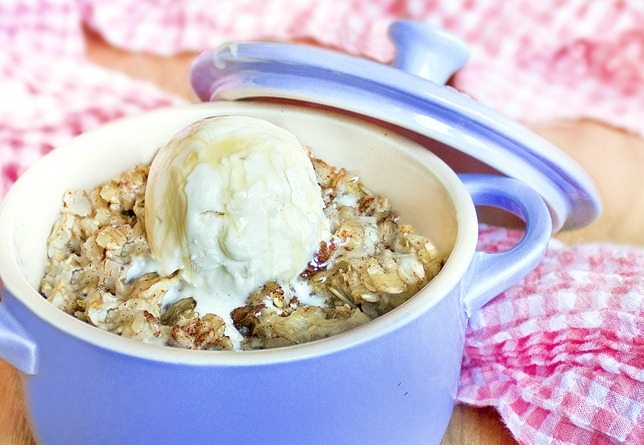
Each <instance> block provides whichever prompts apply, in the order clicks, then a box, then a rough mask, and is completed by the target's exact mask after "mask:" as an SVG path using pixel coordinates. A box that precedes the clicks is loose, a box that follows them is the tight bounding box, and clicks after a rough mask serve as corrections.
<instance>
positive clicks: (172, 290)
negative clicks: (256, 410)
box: [40, 156, 443, 350]
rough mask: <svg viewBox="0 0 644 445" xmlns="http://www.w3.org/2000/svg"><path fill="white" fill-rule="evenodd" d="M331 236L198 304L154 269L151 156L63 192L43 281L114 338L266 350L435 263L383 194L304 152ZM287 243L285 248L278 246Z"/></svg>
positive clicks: (375, 306)
mask: <svg viewBox="0 0 644 445" xmlns="http://www.w3.org/2000/svg"><path fill="white" fill-rule="evenodd" d="M311 162H312V164H313V167H314V170H315V176H316V178H317V182H318V184H319V186H320V189H321V194H322V199H323V202H324V214H325V216H326V217H327V218H328V220H329V223H330V228H331V233H332V236H331V238H330V239H329V240H328V241H322V242H321V243H320V246H319V249H318V250H317V252H316V254H315V256H314V257H313V258H312V259H311V261H310V263H309V264H308V267H307V268H306V269H305V270H303V271H302V273H301V274H300V276H299V277H298V279H297V280H295V281H293V282H291V283H288V284H279V283H277V282H267V283H265V284H264V285H263V286H261V287H260V288H258V289H255V290H254V291H252V292H251V293H250V295H248V298H247V300H246V304H245V305H243V306H240V307H237V308H236V309H234V310H233V311H232V313H231V314H230V315H231V318H232V321H233V323H234V326H235V328H236V329H237V330H238V331H239V333H241V335H242V336H243V341H242V342H241V345H240V346H239V347H235V345H234V344H233V342H231V339H230V338H229V336H227V335H226V331H225V327H226V326H225V323H224V321H223V319H222V318H221V317H220V316H218V315H216V314H211V313H203V314H201V313H199V312H197V310H196V308H197V304H196V302H195V299H194V298H192V296H191V295H190V294H189V292H187V291H186V290H185V288H183V287H182V285H181V279H180V277H179V276H178V274H177V273H173V274H170V275H168V276H161V275H159V274H158V273H157V272H156V271H155V270H154V267H153V265H152V263H153V261H152V260H150V245H149V244H148V240H147V237H146V229H145V227H146V226H145V212H144V206H145V189H146V181H147V177H148V172H149V166H146V165H138V166H136V167H135V168H134V169H132V170H130V171H127V172H125V173H123V174H121V175H120V176H118V177H116V178H114V179H112V180H111V181H109V182H107V183H105V184H102V185H99V186H98V187H96V188H94V189H92V190H90V191H83V190H75V191H69V192H67V193H66V194H65V196H64V198H63V209H62V211H61V213H60V216H59V217H58V219H57V220H56V222H55V224H54V226H53V229H52V232H51V235H50V237H49V240H48V245H47V255H48V262H47V265H46V273H45V275H44V277H43V279H42V281H41V284H40V292H41V293H42V295H43V296H44V297H46V298H47V299H48V300H49V301H50V302H51V303H53V304H54V305H56V306H57V307H59V308H60V309H62V310H64V311H65V312H67V313H69V314H72V315H73V316H75V317H77V318H79V319H81V320H83V321H85V322H87V323H89V324H91V325H94V326H97V327H99V328H101V329H104V330H107V331H110V332H113V333H115V334H118V335H121V336H123V337H128V338H133V339H137V340H141V341H144V342H148V343H156V344H163V345H169V346H175V347H181V348H189V349H207V350H231V349H247V350H248V349H263V348H275V347H280V346H288V345H294V344H300V343H304V342H308V341H313V340H317V339H322V338H325V337H329V336H332V335H336V334H338V333H341V332H343V331H346V330H349V329H352V328H354V327H356V326H359V325H362V324H364V323H367V322H369V321H370V320H372V319H374V318H376V317H378V316H380V315H382V314H385V313H387V312H389V311H390V310H392V309H394V308H395V307H397V306H399V305H400V304H402V303H404V302H405V301H406V300H408V299H409V298H410V297H411V296H413V295H414V294H415V293H417V292H418V291H419V290H420V289H421V288H422V287H423V286H425V284H427V282H428V281H429V280H430V279H432V278H433V277H434V276H435V275H436V274H437V273H438V272H439V271H440V269H441V267H442V265H443V258H441V257H439V255H438V253H437V250H436V248H435V247H434V245H433V244H432V242H431V241H430V240H429V239H428V238H426V237H425V236H423V235H420V234H418V233H416V231H415V230H414V229H413V228H412V227H411V226H409V225H406V224H402V223H401V222H400V221H399V219H398V216H397V215H396V214H395V213H394V212H392V210H391V209H390V205H389V201H388V200H387V198H386V197H384V196H379V195H375V194H373V193H371V192H370V191H369V190H368V189H367V188H366V187H365V186H364V185H363V183H362V182H361V181H360V180H359V179H358V177H357V176H355V175H352V174H350V173H349V172H347V171H346V170H344V169H342V168H339V169H338V168H336V167H333V166H331V165H329V164H327V163H325V162H324V161H322V160H320V159H316V158H314V157H313V156H311ZM287 254H288V253H287V252H285V255H287Z"/></svg>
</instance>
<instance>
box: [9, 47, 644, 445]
mask: <svg viewBox="0 0 644 445" xmlns="http://www.w3.org/2000/svg"><path fill="white" fill-rule="evenodd" d="M87 52H88V56H89V58H90V59H92V60H93V61H94V62H96V63H98V64H100V65H104V66H107V67H111V68H112V69H115V70H118V71H122V72H124V73H127V74H129V75H131V76H132V77H135V78H140V79H145V80H149V81H151V82H153V83H155V84H157V85H159V86H160V87H161V88H164V89H166V90H169V91H172V92H174V93H177V94H179V95H182V96H184V97H186V98H189V99H193V98H194V96H192V94H191V92H190V89H189V84H188V74H187V73H188V65H189V62H190V60H191V59H192V58H193V57H194V55H193V54H184V55H181V56H177V57H167V58H162V57H154V56H148V55H141V54H131V53H124V52H121V51H119V50H116V49H114V48H112V47H110V46H108V45H107V44H105V43H104V42H103V41H101V40H100V39H99V38H97V37H96V36H93V35H91V34H88V48H87ZM571 94H574V92H571ZM532 129H533V130H535V131H536V132H538V133H540V134H541V135H543V136H544V137H546V138H547V139H549V140H551V141H552V142H554V143H555V144H557V145H559V146H560V147H561V148H562V149H563V150H564V151H566V152H567V153H568V154H569V155H570V156H571V157H572V158H574V159H576V160H577V161H578V162H579V164H581V166H582V167H584V168H585V169H586V171H588V172H589V174H590V175H591V177H592V178H593V180H594V181H595V184H596V185H597V188H598V190H599V193H600V195H601V197H602V200H603V204H604V209H603V213H602V215H601V217H600V218H599V219H598V220H597V221H596V222H594V223H593V224H591V225H590V226H588V227H586V228H583V229H580V230H576V231H572V232H568V233H563V234H560V235H557V237H558V238H560V239H561V240H563V241H564V242H567V243H580V242H589V241H610V242H615V243H628V244H635V245H640V246H642V245H644V230H642V228H644V197H643V192H644V173H643V172H644V140H642V139H640V138H637V137H635V136H632V135H629V134H626V133H624V132H622V131H619V130H616V129H613V128H609V127H606V126H604V125H601V124H599V123H596V122H589V121H581V122H573V121H557V122H549V123H544V124H539V125H533V126H532ZM31 443H33V438H32V436H31V433H30V431H29V425H28V423H27V420H26V416H25V406H24V403H23V398H22V395H21V389H20V384H19V375H18V373H17V371H16V370H15V369H13V368H12V367H11V366H10V365H9V364H7V363H6V362H3V361H1V360H0V445H5V444H7V445H26V444H31ZM514 443H515V441H514V440H513V439H512V437H511V435H510V434H509V433H508V431H507V430H506V429H505V428H504V426H503V424H502V423H501V421H500V419H499V416H498V414H497V413H496V411H494V409H492V408H471V407H465V406H457V407H456V410H455V412H454V415H453V416H452V420H451V423H450V425H449V429H448V431H447V435H446V436H445V439H444V440H443V445H492V444H514Z"/></svg>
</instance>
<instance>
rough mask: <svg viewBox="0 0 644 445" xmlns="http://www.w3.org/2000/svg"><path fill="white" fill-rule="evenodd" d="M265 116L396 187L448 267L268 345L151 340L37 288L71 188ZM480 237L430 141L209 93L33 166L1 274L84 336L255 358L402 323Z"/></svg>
mask: <svg viewBox="0 0 644 445" xmlns="http://www.w3.org/2000/svg"><path fill="white" fill-rule="evenodd" d="M231 114H243V115H248V116H254V117H259V118H264V119H267V120H269V121H271V122H273V123H275V124H277V125H280V126H282V127H284V128H286V129H288V130H290V131H291V132H293V133H294V134H295V135H296V136H297V137H298V138H299V139H300V140H301V141H302V142H303V143H304V144H306V145H308V146H310V147H312V149H313V152H314V154H315V155H316V156H317V157H319V158H321V159H324V160H325V161H327V162H329V163H331V164H333V165H335V166H338V167H344V168H346V169H347V170H350V171H353V172H357V173H358V175H359V176H360V178H361V179H362V181H363V182H364V183H365V184H366V185H367V186H368V187H369V188H370V189H371V190H372V191H373V192H375V193H379V194H384V195H386V196H387V197H389V199H390V201H391V203H392V208H393V209H394V210H395V211H397V212H398V213H399V214H400V215H401V218H402V220H403V222H406V223H410V224H413V225H414V226H415V227H416V228H417V230H418V231H419V232H420V233H423V234H425V235H427V236H429V237H430V238H431V239H432V240H433V241H434V242H435V243H436V245H437V246H438V248H439V249H440V251H441V252H442V253H443V254H444V255H446V256H447V255H448V254H450V252H451V254H450V258H449V261H448V263H447V264H446V266H445V267H444V269H443V271H442V272H441V273H440V274H439V276H438V277H436V278H435V279H434V280H432V282H431V283H430V284H429V285H428V286H427V287H426V288H425V289H424V290H423V291H422V292H421V293H420V294H419V295H417V296H416V297H414V298H412V299H411V300H410V301H409V302H407V303H405V304H404V305H403V306H401V307H400V308H398V309H396V310H395V311H392V312H390V313H389V314H386V315H384V316H382V317H380V318H378V319H377V320H375V321H373V322H371V323H368V324H367V325H365V326H362V327H360V328H357V329H354V330H352V331H349V332H347V333H344V334H342V335H339V336H336V337H332V338H330V339H325V340H321V341H317V342H312V343H310V344H305V345H298V346H294V347H289V348H279V349H276V350H269V351H252V352H243V353H234V352H216V353H213V352H207V351H185V350H180V349H174V348H167V347H160V346H154V345H147V344H144V343H140V342H135V341H132V340H128V339H123V338H120V337H118V336H115V335H113V334H110V333H107V332H103V331H101V330H99V329H96V328H94V327H91V326H89V325H87V324H85V323H83V322H81V321H79V320H76V319H74V318H73V317H71V316H69V315H67V314H65V313H63V312H62V311H60V310H58V309H57V308H55V307H54V306H53V305H51V304H50V303H48V302H47V301H46V300H45V299H44V298H42V297H41V296H40V294H38V292H37V288H38V285H39V282H40V279H41V276H42V274H43V270H44V265H45V262H46V249H45V246H46V242H47V237H48V235H49V232H50V230H51V226H52V224H53V221H54V219H55V218H56V216H57V215H58V213H59V211H60V208H61V204H62V195H63V193H64V191H66V190H69V189H76V188H84V189H89V188H91V187H93V186H95V185H97V184H99V183H101V182H103V181H106V180H108V179H110V178H112V177H114V176H115V175H117V174H119V173H121V172H123V171H125V170H126V169H129V168H132V167H133V166H134V165H135V164H137V163H147V162H149V161H150V160H151V159H152V157H153V155H154V153H155V152H156V150H157V149H158V147H160V146H161V145H163V144H164V143H165V142H166V141H167V140H168V139H169V138H170V137H171V136H173V135H174V134H175V133H176V132H177V131H178V130H180V129H181V128H183V127H184V126H186V125H188V124H190V123H192V122H194V121H195V120H197V119H200V118H203V117H206V116H213V115H231ZM475 243H476V215H475V212H474V208H473V206H472V204H471V200H470V199H469V196H468V195H467V192H466V191H465V189H464V186H463V185H462V183H461V182H460V181H459V180H458V178H457V176H456V175H455V174H454V173H453V172H452V171H451V170H450V169H449V168H448V167H447V166H446V165H445V164H444V163H443V162H442V161H441V160H440V159H438V158H437V157H435V156H434V155H433V154H431V153H430V152H429V151H427V150H426V149H424V148H422V147H420V146H418V145H416V144H415V143H413V142H410V141H408V140H407V139H404V138H402V137H400V136H398V135H395V134H391V132H390V131H388V130H383V129H379V128H377V127H375V126H373V125H369V124H364V123H361V122H359V121H357V120H355V119H350V118H347V117H345V116H339V115H336V114H333V113H330V112H327V111H319V110H318V111H315V110H307V109H304V108H299V107H294V106H286V105H274V104H273V105H267V104H261V105H260V104H252V103H206V104H197V105H190V106H184V107H175V108H169V109H163V110H158V111H154V112H150V113H146V114H142V115H139V116H136V117H132V118H127V119H124V120H121V121H117V122H114V123H111V124H108V125H106V126H103V127H101V128H99V129H97V130H94V131H92V132H89V133H86V134H84V135H81V136H79V137H78V138H76V139H74V140H73V141H71V142H70V143H69V144H67V145H65V146H63V147H60V148H57V149H56V150H54V151H53V152H52V153H51V154H50V155H48V156H47V157H46V158H45V159H43V160H41V161H40V162H38V163H37V164H36V165H35V166H34V167H32V168H31V169H30V170H29V171H27V172H26V173H25V174H24V175H23V176H22V177H21V179H20V180H19V182H18V183H17V184H16V186H14V188H13V189H12V191H11V192H10V194H9V195H8V197H7V199H6V200H5V203H4V207H3V210H2V214H1V215H0V272H1V273H2V279H3V280H4V281H5V284H6V286H7V288H8V289H9V290H11V291H12V293H13V294H14V295H16V296H17V297H18V298H19V299H20V300H21V301H22V302H23V303H24V304H25V305H27V306H29V307H30V309H31V310H32V311H33V312H34V313H35V314H36V315H37V316H39V317H41V318H43V319H45V320H47V321H48V322H49V323H52V324H55V325H56V326H57V327H58V328H60V329H62V330H64V331H67V332H69V333H71V334H72V335H76V336H79V337H81V338H83V339H84V340H86V341H89V342H93V343H96V344H99V345H101V346H103V347H107V348H110V349H114V350H118V351H122V352H124V353H128V354H132V355H137V356H142V357H146V358H152V359H157V360H164V361H172V362H183V363H199V364H205V363H224V362H225V363H235V364H242V363H257V362H258V361H259V362H262V363H265V362H267V361H268V362H272V361H284V360H292V359H296V358H297V357H300V356H310V355H311V354H325V353H328V352H331V351H332V350H335V349H338V348H344V347H348V346H350V345H351V344H355V343H356V342H361V341H366V340H368V339H371V338H373V337H374V336H377V335H381V334H382V333H384V332H387V331H390V330H391V329H395V328H396V327H397V326H400V325H401V324H402V323H405V322H407V321H409V320H410V319H412V318H415V317H416V316H418V315H420V313H422V312H423V311H424V310H428V309H429V308H430V307H431V305H433V304H435V302H436V301H437V300H438V299H440V298H442V297H444V296H445V295H446V294H447V293H448V292H449V290H450V289H451V288H452V287H453V286H454V285H455V284H456V283H457V282H458V281H459V280H460V278H461V277H462V276H463V274H464V273H465V270H466V268H467V266H468V264H469V261H470V259H471V255H472V253H473V251H474V246H475Z"/></svg>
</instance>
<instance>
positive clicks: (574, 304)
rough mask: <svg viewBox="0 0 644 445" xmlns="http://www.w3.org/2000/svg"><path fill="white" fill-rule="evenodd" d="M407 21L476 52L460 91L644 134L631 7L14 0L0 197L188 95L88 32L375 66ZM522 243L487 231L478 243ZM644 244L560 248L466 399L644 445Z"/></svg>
mask: <svg viewBox="0 0 644 445" xmlns="http://www.w3.org/2000/svg"><path fill="white" fill-rule="evenodd" d="M396 18H413V19H418V20H426V21H430V22H434V23H436V24H439V25H441V26H443V27H444V28H447V29H449V30H451V31H452V32H454V33H455V34H456V35H459V36H460V37H461V38H463V39H464V40H465V41H466V42H467V43H468V44H469V45H470V46H471V47H472V48H473V50H474V51H473V57H472V60H471V61H470V62H469V63H468V65H467V66H466V68H464V69H463V70H462V71H461V72H459V73H458V75H457V76H456V78H455V80H454V83H455V85H456V86H457V87H458V88H460V89H462V90H464V91H466V92H468V93H469V94H471V95H473V96H475V97H477V98H479V99H480V100H482V101H483V102H486V103H487V104H489V105H491V106H492V107H494V108H496V109H498V110H499V111H501V112H503V113H505V114H508V115H510V116H513V117H515V118H517V119H520V120H523V121H531V122H534V121H538V120H549V119H552V118H580V117H588V118H595V119H599V120H603V121H605V122H608V123H610V124H612V125H614V126H617V127H621V128H625V129H627V130H630V131H633V132H636V133H639V134H644V127H643V126H642V125H641V121H642V117H643V116H642V114H643V112H644V88H641V85H643V84H644V27H643V26H642V24H643V23H644V3H642V2H636V1H632V2H626V1H604V2H587V1H582V0H579V1H577V0H571V1H568V2H562V1H554V0H550V1H542V2H531V1H528V0H526V1H513V2H503V3H500V2H487V1H480V2H479V1H468V0H462V1H447V0H445V1H439V0H434V1H413V0H376V1H370V2H367V1H360V0H352V1H340V0H336V1H332V0H302V1H298V2H295V1H291V0H270V1H264V2H261V1H248V0H241V1H240V0H220V1H218V2H210V1H209V0H194V1H191V2H173V1H170V0H156V1H154V0H147V1H143V0H139V1H125V0H113V1H110V2H100V1H98V0H29V1H20V0H2V1H1V2H0V47H1V48H2V52H0V98H1V100H0V196H2V195H4V193H5V192H6V190H7V189H8V187H9V186H10V185H11V184H12V183H13V182H14V181H15V180H16V178H17V176H18V175H19V174H20V173H21V172H22V171H23V170H24V169H25V168H26V167H27V166H28V165H30V164H31V163H32V162H33V161H35V160H36V159H38V158H40V157H41V156H42V155H43V154H45V153H46V152H48V151H49V150H51V149H52V147H54V146H56V145H58V144H59V143H62V142H64V141H66V140H68V139H70V138H71V137H72V136H75V135H77V134H79V133H81V132H83V131H86V130H89V129H91V128H94V127H96V126H98V125H99V124H102V123H104V122H106V121H109V120H112V119H114V118H117V117H120V116H123V115H127V114H132V113H135V112H139V111H142V110H147V109H151V108H155V107H160V106H165V105H170V104H176V103H179V102H182V100H181V99H179V98H177V97H173V96H171V95H169V94H167V93H165V92H162V91H160V90H158V89H157V88H155V87H153V86H151V85H149V84H145V83H142V82H138V81H135V80H132V79H130V78H127V77H125V76H123V75H121V74H118V73H115V72H112V71H108V70H105V69H102V68H99V67H97V66H94V65H92V64H90V63H89V62H88V61H87V60H86V59H85V57H84V43H83V31H82V26H87V27H89V28H91V29H93V30H95V31H96V32H98V33H99V34H100V35H102V36H103V37H104V38H105V39H106V40H107V41H108V42H110V43H112V44H113V45H115V46H117V47H120V48H124V49H127V50H132V51H145V52H150V53H155V54H174V53H177V52H180V51H186V50H190V51H193V50H201V49H203V48H206V47H208V46H214V45H217V44H219V43H221V42H222V41H226V40H233V39H249V38H253V39H262V38H265V39H288V40H307V41H311V40H312V41H315V42H318V43H319V44H321V45H325V46H329V47H334V48H339V49H342V50H345V51H347V52H349V53H353V54H360V55H365V56H368V57H372V58H374V59H377V60H380V61H387V60H389V59H390V58H391V54H392V47H391V44H390V43H389V41H388V40H387V38H386V28H387V26H388V24H389V23H390V22H391V21H392V20H394V19H396ZM518 237H520V233H518V232H515V231H506V230H503V229H499V228H491V227H482V230H481V236H480V243H481V247H482V248H486V249H491V250H494V249H500V248H503V247H504V246H508V245H511V243H512V242H514V241H516V240H517V239H518ZM643 298H644V249H638V248H635V247H618V246H615V245H601V244H592V245H581V246H574V247H570V246H565V245H563V244H561V243H559V242H557V241H552V242H551V244H550V247H549V249H548V251H547V253H546V256H545V259H544V260H543V262H542V264H541V265H540V266H539V267H538V268H537V269H536V270H535V271H533V272H532V273H531V274H530V275H529V276H528V277H527V278H526V279H524V280H523V281H522V282H521V283H519V284H518V285H516V286H514V287H513V288H512V289H510V290H508V291H507V292H505V293H503V294H501V295H499V296H498V297H497V298H496V299H494V300H493V301H492V302H491V303H489V304H488V305H486V306H485V307H484V308H483V309H482V310H481V311H479V312H478V313H477V314H475V316H474V317H473V318H472V320H471V322H470V327H469V330H468V332H467V338H466V347H465V356H464V360H463V371H462V377H461V386H460V390H459V394H458V398H459V400H460V401H461V402H464V403H468V404H473V405H479V406H486V405H491V406H495V407H496V408H497V409H498V411H499V413H500V414H501V417H502V419H503V421H504V422H505V423H506V425H507V426H508V428H509V429H510V431H511V432H512V434H514V436H515V437H516V439H517V440H518V441H519V442H521V443H529V444H533V443H539V444H609V443H628V444H643V443H644V409H643V405H644V317H643V316H644V302H643Z"/></svg>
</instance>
